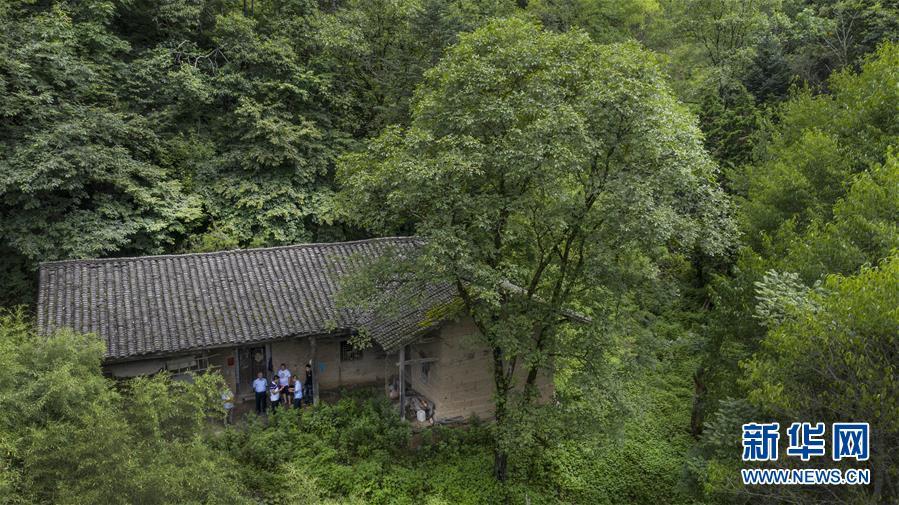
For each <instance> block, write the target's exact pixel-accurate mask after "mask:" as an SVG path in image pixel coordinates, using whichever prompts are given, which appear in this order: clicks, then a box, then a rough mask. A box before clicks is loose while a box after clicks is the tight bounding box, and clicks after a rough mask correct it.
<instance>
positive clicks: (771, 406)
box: [745, 254, 899, 503]
mask: <svg viewBox="0 0 899 505" xmlns="http://www.w3.org/2000/svg"><path fill="white" fill-rule="evenodd" d="M794 286H799V288H798V289H796V288H795V287H794V288H793V289H785V288H784V286H783V285H781V286H779V287H777V286H775V287H774V289H769V290H761V291H760V294H759V305H760V306H763V305H767V306H769V307H772V308H773V309H775V310H771V311H765V312H764V313H763V314H760V315H759V317H761V318H762V319H763V320H764V321H766V324H767V326H768V327H769V330H768V333H767V335H766V336H765V338H764V339H763V340H762V347H761V350H760V352H759V353H757V354H756V355H755V356H753V357H752V359H750V360H748V361H747V362H746V363H745V369H746V372H747V375H746V378H745V381H746V385H747V387H748V388H750V389H749V391H750V394H749V399H750V400H751V401H752V403H754V404H755V405H756V406H757V407H758V408H760V409H762V410H763V411H764V412H766V413H768V414H769V415H772V416H774V418H777V419H783V420H784V421H787V420H796V419H814V420H815V421H821V422H825V423H827V424H828V426H829V424H830V423H831V422H841V421H847V420H857V421H865V422H869V423H870V424H871V429H872V434H873V435H872V447H871V454H872V459H873V461H872V464H871V468H872V472H873V473H874V479H873V482H872V485H871V486H858V489H845V490H843V492H841V493H835V492H831V491H829V492H827V493H819V494H815V495H812V496H809V493H804V494H803V495H804V496H805V498H806V501H802V502H803V503H805V502H807V503H846V499H847V498H848V497H854V498H855V499H861V498H862V497H863V496H865V495H869V496H872V497H873V498H874V500H876V502H878V503H890V502H892V501H893V500H894V499H895V497H896V496H897V495H899V489H897V488H896V485H895V481H896V476H897V467H896V464H897V462H896V461H895V460H894V459H893V455H892V453H891V451H889V450H888V449H887V448H888V447H895V446H896V444H897V443H899V403H897V399H899V381H897V374H896V370H895V366H896V365H895V364H896V349H897V348H899V341H897V332H896V328H899V256H896V255H895V254H894V255H892V256H890V257H889V258H887V259H885V260H884V261H883V262H882V263H881V264H880V265H878V266H877V267H875V268H864V269H862V271H861V272H860V273H858V274H857V275H853V276H849V277H842V276H839V275H834V276H830V277H828V279H827V281H826V282H825V283H824V284H823V286H822V288H823V289H820V290H808V289H807V288H805V289H803V288H804V286H802V284H801V283H799V284H795V283H794ZM763 287H768V286H767V285H763ZM790 291H792V292H790ZM784 300H788V302H787V303H784ZM778 494H779V495H781V496H783V495H788V494H790V493H789V490H778ZM859 495H861V496H859ZM809 499H814V501H810V500H809ZM791 501H794V500H791ZM799 502H800V501H797V503H799Z"/></svg>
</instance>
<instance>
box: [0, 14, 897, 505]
mask: <svg viewBox="0 0 899 505" xmlns="http://www.w3.org/2000/svg"><path fill="white" fill-rule="evenodd" d="M244 4H245V5H246V7H245V6H244ZM897 20H899V14H897V5H896V2H895V1H885V2H875V1H862V0H814V1H813V0H783V1H780V0H770V1H769V0H762V1H758V0H689V1H673V0H658V1H656V0H627V1H607V0H589V1H588V0H531V1H527V0H491V1H476V0H373V1H362V0H347V1H341V2H337V1H331V2H325V1H313V0H295V1H290V2H280V1H269V0H259V1H254V2H244V3H243V4H242V3H241V2H225V1H222V0H196V1H191V2H180V1H173V0H164V1H158V2H157V1H149V0H130V1H127V2H112V1H108V0H88V1H74V0H61V1H55V2H34V1H31V0H12V1H6V2H0V30H2V32H3V34H4V36H3V37H2V38H0V91H2V92H0V285H2V286H3V289H2V290H0V305H3V306H9V305H12V304H16V303H33V300H34V287H35V286H34V284H35V279H36V275H35V268H36V266H37V264H38V263H39V262H41V261H47V260H55V259H63V258H79V257H105V256H111V257H114V256H120V255H134V254H155V253H171V252H182V251H188V250H192V251H213V250H220V249H228V248H237V247H249V246H262V245H275V244H286V243H296V242H302V241H310V240H315V241H330V240H342V239H346V238H355V237H360V236H365V235H367V234H369V233H373V232H376V233H396V234H411V233H418V234H420V235H422V236H423V237H424V238H426V239H427V240H428V243H429V244H430V245H429V248H428V250H427V251H426V253H425V254H424V255H423V256H422V257H419V258H405V259H412V260H413V261H414V262H415V264H414V265H413V267H414V268H413V270H416V271H417V272H418V273H419V274H424V275H419V276H418V278H417V279H409V278H408V277H406V278H405V279H406V280H411V281H415V282H410V283H409V286H408V288H409V289H408V290H409V291H415V289H416V287H418V286H420V284H421V282H431V281H434V280H443V281H445V280H450V281H451V282H453V281H459V282H461V283H462V285H464V286H465V287H466V288H467V290H468V291H467V293H466V294H467V295H468V297H469V299H468V300H467V302H466V301H464V300H457V301H455V302H453V303H451V304H449V305H447V306H446V307H441V309H440V310H439V311H435V312H434V313H433V314H430V316H432V317H438V316H439V317H452V316H453V315H455V314H456V313H458V312H459V311H460V310H463V309H467V310H470V311H472V312H474V314H475V315H476V316H477V317H478V319H479V321H480V322H481V324H482V326H483V329H485V330H487V331H485V334H486V335H487V340H486V342H487V343H488V344H490V345H493V346H494V347H495V348H496V349H499V350H500V351H501V353H500V354H501V355H502V357H503V358H502V360H501V361H502V363H503V364H504V365H505V366H508V365H511V364H514V365H516V366H517V368H518V369H519V370H521V369H522V368H524V369H525V370H528V371H530V370H541V371H542V370H545V369H549V368H550V367H551V368H553V369H554V374H555V375H554V377H555V386H556V397H555V399H556V402H555V403H554V404H553V405H551V406H544V407H538V406H536V405H534V404H533V402H532V401H531V400H532V396H530V395H531V394H532V393H528V392H525V394H520V392H517V391H513V390H511V389H510V391H509V395H508V397H507V403H508V406H509V410H510V412H509V417H508V423H506V424H505V425H504V428H503V429H500V430H497V429H495V427H491V426H490V425H487V426H481V425H477V426H474V427H472V428H471V429H469V430H463V431H458V430H443V429H435V430H429V431H426V432H425V433H423V434H420V435H419V434H415V435H411V434H410V433H409V431H408V427H406V426H405V425H402V424H400V423H398V422H397V421H396V419H395V416H393V413H392V412H390V411H389V409H388V408H387V406H386V404H382V403H379V402H377V401H367V400H362V399H359V398H356V399H353V400H352V401H344V402H341V403H340V404H338V405H334V406H322V407H321V408H316V409H314V410H310V411H304V412H303V413H301V414H297V413H280V414H279V415H278V416H276V417H275V418H274V419H273V420H272V422H271V423H270V425H268V426H265V425H263V424H262V423H259V422H257V421H256V420H250V423H249V425H248V426H247V427H246V429H228V430H225V431H224V432H223V433H221V432H217V431H211V430H210V429H209V427H210V425H209V418H210V417H211V418H212V419H214V420H215V419H218V418H219V413H218V412H216V411H215V410H216V409H217V408H218V407H217V406H218V396H217V393H216V390H217V387H218V383H217V382H215V379H214V378H213V377H206V376H203V377H197V378H195V383H192V384H187V383H182V382H173V381H171V380H170V379H168V378H166V377H164V376H159V377H154V378H149V379H136V380H133V381H126V382H122V383H117V384H114V383H112V382H110V381H108V380H107V379H104V378H103V377H102V376H101V375H100V373H99V370H100V369H99V366H100V360H101V357H102V353H103V349H102V347H101V346H100V344H99V343H98V341H97V340H96V339H94V338H92V337H89V336H83V335H74V334H69V333H60V334H57V335H53V336H50V337H47V338H38V337H36V336H35V335H34V334H33V332H32V330H31V328H30V327H29V325H28V323H27V320H26V318H24V317H23V316H22V315H21V314H11V313H8V314H5V315H3V316H2V317H0V502H2V503H16V504H19V503H21V504H24V503H36V502H56V503H103V502H110V503H200V502H203V503H216V502H223V503H225V502H227V503H241V502H247V501H249V502H253V503H293V502H304V503H305V502H308V503H428V504H444V503H497V502H501V501H503V500H510V501H511V502H513V503H525V502H530V503H535V504H536V503H689V502H694V503H699V502H703V503H706V502H707V503H767V502H770V503H778V502H783V501H789V502H796V503H818V502H826V500H828V499H834V496H836V497H837V498H839V499H840V500H843V501H844V502H849V503H854V502H858V503H870V502H878V501H880V502H888V501H889V500H895V497H896V490H895V484H892V486H893V487H890V485H888V484H884V483H885V482H895V481H896V479H897V477H899V476H897V470H896V468H897V466H896V463H895V462H894V461H892V460H891V459H889V458H886V459H884V460H882V461H878V462H877V463H876V465H874V466H873V468H875V471H877V472H880V473H878V474H877V476H876V479H875V480H876V482H877V483H879V484H875V486H873V487H871V488H863V489H861V488H860V489H857V490H856V491H857V493H856V494H852V493H851V492H848V491H847V492H846V493H842V494H840V493H836V494H825V493H818V492H816V491H815V490H808V489H790V490H783V489H774V490H768V491H769V492H767V493H757V494H754V495H752V496H750V495H747V494H746V493H745V488H743V487H742V486H741V485H737V484H736V483H735V481H734V476H735V475H736V469H737V468H738V466H737V465H738V464H739V462H737V461H736V460H735V455H736V454H738V450H739V448H738V447H736V445H735V443H736V442H735V441H736V440H737V438H738V429H739V425H740V424H741V423H742V422H745V421H748V420H753V419H758V418H759V417H758V416H761V415H773V416H779V418H782V419H784V420H785V421H792V420H797V419H799V420H803V419H806V418H811V417H815V416H818V417H821V416H824V417H826V416H828V415H836V413H839V415H840V416H843V417H847V416H848V417H853V418H858V419H863V420H868V419H869V418H870V419H873V420H875V421H876V423H877V430H878V431H876V432H875V438H874V440H875V441H877V442H881V443H884V444H887V445H886V446H885V447H887V448H889V447H893V446H895V445H896V443H897V440H896V426H895V421H896V420H895V415H896V409H897V406H896V405H894V403H895V402H892V403H891V401H892V399H894V398H895V397H896V392H895V391H894V389H895V384H894V382H895V375H896V374H895V370H893V369H892V368H891V366H892V365H891V358H892V357H893V356H892V355H891V354H889V352H888V351H890V349H893V348H895V342H893V340H890V339H891V338H894V336H895V332H893V333H890V331H889V330H890V328H893V329H894V328H895V323H896V321H895V317H894V315H895V314H894V312H895V305H896V304H895V300H894V298H895V296H892V293H894V292H895V291H896V289H895V286H894V284H895V282H894V281H895V273H896V258H895V250H896V249H897V248H899V229H897V223H899V207H897V205H899V194H897V191H899V160H897V155H896V148H897V144H899V142H897V140H899V131H897V125H899V119H897V117H896V112H897V110H899V95H897V90H899V83H897V75H899V73H897V71H896V69H897V68H899V60H897V58H899V51H897V46H896V43H897V38H899V22H897ZM538 22H539V23H542V26H543V28H544V29H541V28H540V27H538V26H537V25H536V24H535V23H538ZM600 43H602V44H605V43H615V44H614V45H606V46H599V45H596V44H600ZM416 89H417V90H418V91H416ZM688 109H689V110H688ZM693 114H695V117H696V118H698V120H694V115H693ZM706 152H707V153H708V154H706ZM348 153H349V154H348ZM341 157H343V158H341ZM339 159H342V160H343V161H341V162H338V161H337V160H339ZM715 165H718V166H720V167H721V173H722V177H720V178H718V177H716V169H715ZM338 167H339V170H340V172H341V173H340V175H341V179H342V182H343V183H344V187H343V188H339V187H338V184H337V182H336V181H335V179H336V176H337V171H338ZM716 179H720V180H716ZM719 185H720V186H721V187H722V188H721V189H723V192H722V191H721V190H719V189H718V186H719ZM340 189H342V192H340V193H338V191H339V190H340ZM724 192H726V193H729V194H730V195H732V196H735V197H736V198H735V200H736V201H737V203H738V205H739V211H738V216H739V234H740V235H741V236H742V238H743V245H744V247H741V248H739V249H738V250H737V251H736V253H735V254H734V255H733V256H732V257H729V258H728V257H721V256H720V255H718V256H715V255H712V254H710V253H713V252H720V251H722V250H724V249H726V247H725V246H726V245H728V244H729V242H730V237H732V236H734V235H736V233H734V230H733V227H732V226H731V224H730V222H729V220H728V218H727V216H728V214H729V211H728V205H727V203H726V202H727V200H726V199H725V198H724V197H723V193H724ZM588 201H592V204H591V205H586V206H585V205H584V203H585V202H588ZM697 245H698V246H699V248H698V249H697V248H695V247H694V246H697ZM402 266H403V264H402V263H401V262H394V264H387V265H377V266H376V267H375V268H374V269H373V270H372V272H369V273H370V274H372V275H371V278H369V279H363V280H360V281H359V282H358V286H356V287H357V288H359V289H357V290H356V292H355V295H359V294H360V293H363V292H365V291H366V290H368V291H371V290H378V289H379V288H380V287H381V286H380V285H379V282H378V279H377V278H376V277H378V278H380V279H381V280H383V277H380V276H386V277H389V278H391V279H392V280H396V277H391V276H395V275H396V274H397V273H408V272H407V271H406V270H405V268H403V267H402ZM376 274H377V275H376ZM835 274H838V275H835ZM509 282H511V283H514V284H516V285H518V286H519V287H521V288H523V291H519V290H515V289H509V284H508V283H509ZM350 288H352V286H350ZM353 291H354V290H353V289H349V290H348V292H349V295H348V297H347V298H348V300H349V301H350V302H358V303H363V304H369V303H371V300H369V299H367V298H366V297H364V296H355V295H354V293H353ZM891 296H892V298H891ZM381 306H382V307H384V308H385V309H386V306H385V305H381ZM563 307H564V308H568V309H575V310H578V311H579V312H581V313H584V314H587V315H589V316H591V317H592V323H591V324H590V325H588V326H577V325H568V324H557V323H558V321H557V320H558V319H559V318H558V317H556V316H557V315H558V311H559V310H561V309H562V308H563ZM535 321H537V322H541V323H546V324H543V325H541V326H539V330H538V332H537V335H544V336H543V337H534V338H530V336H531V335H534V322H535ZM891 325H892V326H891ZM360 339H364V335H363V336H360ZM822 350H828V351H830V352H829V353H823V352H821V351H822ZM808 356H814V357H815V360H813V363H814V364H816V365H817V366H818V367H819V368H814V369H813V368H811V367H810V366H809V361H803V359H804V358H807V357H808ZM550 358H552V359H550ZM893 361H895V360H894V359H893ZM825 369H826V370H827V371H828V372H829V373H831V374H832V380H823V379H822V378H821V377H820V374H819V373H818V371H819V370H825ZM510 377H511V376H510ZM500 384H504V379H502V378H500ZM501 389H502V388H501ZM691 390H692V391H691ZM691 396H692V405H690V403H691V402H690V397H691ZM749 400H752V403H749ZM875 421H872V422H875ZM688 428H689V434H692V435H693V436H694V437H696V438H697V440H696V441H692V440H691V439H689V438H687V436H688V431H687V429H688ZM881 433H883V434H885V435H884V437H883V438H881V437H880V434H881ZM98 434H100V435H98ZM497 437H499V440H500V441H501V445H502V446H503V447H504V448H505V449H506V450H507V451H508V452H509V453H510V454H511V455H512V459H513V461H512V463H511V465H510V480H509V481H508V482H507V483H506V484H505V485H498V484H496V483H495V482H494V481H493V479H492V478H491V473H492V472H493V471H494V469H495V468H494V466H493V462H491V456H492V454H491V451H492V449H493V448H494V441H495V440H496V439H497ZM410 446H415V447H417V449H414V450H413V449H410ZM878 453H879V454H887V453H888V450H883V449H877V450H875V454H878ZM276 455H277V456H281V457H278V458H276V457H275V456H276ZM276 459H277V460H276ZM878 486H879V487H878Z"/></svg>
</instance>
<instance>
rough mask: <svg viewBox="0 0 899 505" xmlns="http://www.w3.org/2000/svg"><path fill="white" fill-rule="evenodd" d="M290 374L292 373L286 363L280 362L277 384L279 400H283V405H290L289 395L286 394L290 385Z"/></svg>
mask: <svg viewBox="0 0 899 505" xmlns="http://www.w3.org/2000/svg"><path fill="white" fill-rule="evenodd" d="M291 375H293V374H291V373H290V370H289V369H288V368H287V365H286V364H284V363H281V368H279V369H278V384H279V385H280V386H281V401H282V402H284V406H285V407H290V397H289V396H288V395H287V389H288V388H289V387H290V376H291Z"/></svg>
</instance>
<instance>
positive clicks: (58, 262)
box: [39, 236, 420, 268]
mask: <svg viewBox="0 0 899 505" xmlns="http://www.w3.org/2000/svg"><path fill="white" fill-rule="evenodd" d="M416 240H420V239H419V238H418V237H415V236H393V237H373V238H365V239H359V240H345V241H341V242H309V243H305V244H288V245H277V246H269V247H252V248H249V249H226V250H222V251H208V252H194V253H180V254H154V255H147V256H122V257H115V258H81V259H67V260H55V261H43V262H41V263H40V264H39V268H44V267H48V266H55V265H77V264H100V263H111V262H116V261H125V262H129V261H143V260H153V259H166V258H191V257H200V256H225V255H228V254H237V253H251V252H259V251H275V250H280V249H306V248H312V247H335V246H341V245H354V244H370V243H376V242H414V241H416Z"/></svg>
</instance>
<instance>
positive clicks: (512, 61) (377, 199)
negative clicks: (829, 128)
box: [338, 19, 731, 480]
mask: <svg viewBox="0 0 899 505" xmlns="http://www.w3.org/2000/svg"><path fill="white" fill-rule="evenodd" d="M715 172H716V168H715V165H714V163H713V162H712V161H711V160H710V158H709V156H708V155H707V154H706V152H705V151H704V150H703V148H702V141H701V136H700V134H699V132H698V130H697V128H696V124H695V119H694V118H693V117H692V116H691V115H690V114H688V113H687V112H686V111H685V109H684V108H683V107H682V106H681V105H680V104H679V103H678V102H677V101H676V100H675V99H674V97H673V96H672V94H671V92H670V91H669V89H668V87H667V86H666V84H665V80H664V78H663V75H662V73H661V72H660V71H659V69H658V67H657V65H656V64H655V61H654V58H653V56H652V54H650V53H648V52H646V51H643V50H641V49H640V48H639V47H638V46H636V45H635V44H618V45H609V46H601V45H597V44H595V43H593V42H592V41H591V40H590V38H589V36H588V35H586V34H585V33H583V32H578V31H572V32H568V33H564V34H553V33H550V32H545V31H542V30H541V29H540V28H539V27H538V26H535V25H533V24H531V23H528V22H526V21H522V20H518V19H510V20H500V21H495V22H492V23H489V24H487V25H486V26H484V27H483V28H481V29H479V30H477V31H475V32H474V33H471V34H468V35H464V36H462V37H461V38H460V41H459V43H458V44H456V45H455V46H453V47H452V48H451V49H450V50H449V51H448V52H447V54H446V56H445V57H444V58H443V59H442V60H441V61H440V62H439V63H438V65H437V66H436V67H435V68H433V69H432V70H430V71H429V72H428V73H427V74H426V75H425V79H424V82H423V84H422V85H421V86H420V87H419V89H418V91H417V93H416V95H415V99H414V101H413V106H412V120H411V125H410V126H409V127H408V128H406V129H400V128H387V129H386V130H385V131H384V132H383V133H382V134H381V135H380V136H379V137H378V138H376V139H374V140H373V141H371V142H370V143H369V145H368V147H367V149H366V150H364V151H361V152H358V153H355V154H352V155H348V156H346V157H345V158H344V160H343V163H342V164H341V166H340V168H339V172H338V175H339V177H340V180H341V182H342V184H343V195H342V198H341V201H342V202H344V205H345V208H344V210H345V212H346V213H347V215H348V218H349V219H351V220H353V221H354V222H356V223H358V224H359V225H362V226H364V227H366V228H368V229H369V230H371V231H373V232H377V233H396V232H402V231H407V230H408V231H414V233H415V234H416V235H417V236H419V237H421V238H422V244H423V245H422V247H421V248H420V249H419V250H418V252H417V253H416V254H414V255H405V256H403V257H402V258H401V259H403V260H404V261H395V260H396V259H398V258H392V259H391V264H390V265H389V268H385V267H383V266H382V268H375V269H373V270H372V271H371V272H369V275H367V276H365V277H366V278H368V279H376V280H379V281H384V280H386V281H389V282H391V283H392V285H393V286H394V287H395V288H396V287H397V286H399V287H400V289H402V287H409V288H411V289H410V291H411V290H414V289H418V288H419V287H420V286H421V285H422V284H432V283H438V282H440V283H449V284H451V285H453V286H455V288H456V289H457V291H458V295H459V300H460V303H459V304H458V305H459V306H460V307H462V308H464V310H465V312H467V313H468V314H470V315H471V317H472V318H473V319H474V322H475V323H476V325H477V327H478V329H479V330H480V338H481V339H482V341H483V343H484V344H486V345H487V346H488V347H489V348H490V349H491V351H492V364H493V365H492V366H493V378H494V382H495V388H496V394H495V402H496V404H495V416H496V425H495V427H496V435H497V436H496V449H495V474H496V477H497V478H498V479H500V480H504V479H505V478H506V477H507V460H508V454H509V452H510V450H511V449H512V448H514V447H515V445H517V444H518V443H519V440H517V439H516V436H515V434H516V429H515V426H514V424H515V423H514V422H513V420H515V419H521V418H522V416H519V415H517V413H518V412H520V411H521V410H520V409H529V408H530V407H531V406H532V405H533V403H535V402H534V400H535V399H536V397H537V388H536V381H537V378H538V376H539V374H540V373H541V372H543V371H546V370H549V369H551V367H552V363H553V359H561V357H562V356H564V355H566V354H568V352H571V351H578V352H579V353H580V354H581V356H582V357H595V356H594V355H591V354H590V353H589V351H590V350H591V349H593V348H594V347H595V345H596V344H597V343H598V342H599V341H601V340H602V339H603V337H604V332H606V331H608V329H609V328H610V327H612V326H614V325H615V324H616V323H617V321H616V318H618V317H619V313H620V312H619V311H618V310H617V307H620V305H621V303H622V301H625V303H626V301H627V300H629V299H632V297H633V296H634V293H635V292H636V290H637V289H638V288H639V287H645V286H647V285H651V284H653V283H655V282H657V281H660V280H661V279H662V278H663V277H664V276H665V269H666V264H668V262H670V261H672V259H673V258H674V257H675V256H676V255H678V254H681V253H684V252H687V251H692V250H694V248H697V247H698V248H702V249H703V250H705V251H706V252H708V253H713V254H714V253H719V252H721V251H722V250H724V249H725V248H726V246H727V244H728V240H729V237H730V233H731V222H730V220H729V218H728V214H727V209H728V203H727V200H726V199H725V197H724V196H723V194H722V193H721V191H720V190H719V189H718V187H717V185H716V183H715V176H716V175H715ZM400 273H401V274H402V277H398V276H397V275H398V274H400ZM397 280H401V281H402V282H396V281H397ZM359 285H360V286H363V285H365V286H368V287H369V288H371V287H373V286H375V287H377V286H380V283H379V282H374V283H372V282H368V283H360V284H359ZM364 291H365V290H363V291H362V292H364ZM568 309H576V310H578V311H580V312H581V313H583V314H585V315H587V316H590V318H591V323H589V324H584V323H583V322H580V323H576V324H572V322H573V321H574V320H575V319H577V318H571V317H564V316H565V314H566V311H567V310H568ZM568 315H570V313H568ZM585 351H587V352H585Z"/></svg>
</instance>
